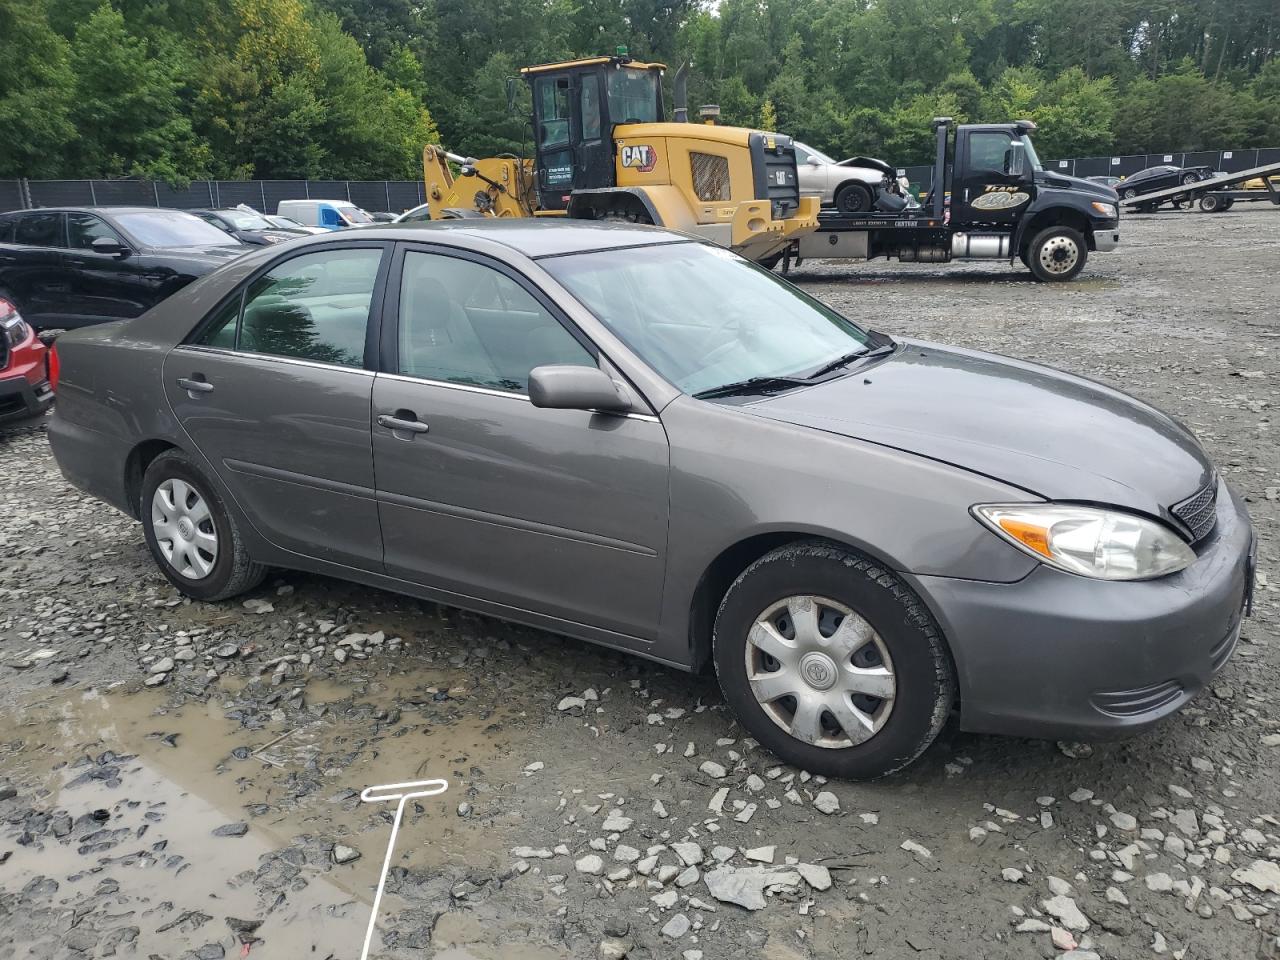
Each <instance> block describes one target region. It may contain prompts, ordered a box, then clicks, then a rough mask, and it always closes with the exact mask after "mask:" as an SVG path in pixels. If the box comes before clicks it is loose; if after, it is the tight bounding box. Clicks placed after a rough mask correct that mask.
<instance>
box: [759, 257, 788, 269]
mask: <svg viewBox="0 0 1280 960" xmlns="http://www.w3.org/2000/svg"><path fill="white" fill-rule="evenodd" d="M781 262H782V254H780V253H771V254H769V256H767V257H764V258H762V259H760V260H757V261H756V263H758V264H760V266H762V267H764V268H765V269H766V270H772V269H773V268H774V267H776V266H777V265H778V264H780V263H781Z"/></svg>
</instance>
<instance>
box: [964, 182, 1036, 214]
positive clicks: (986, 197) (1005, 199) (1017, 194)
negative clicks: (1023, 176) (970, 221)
mask: <svg viewBox="0 0 1280 960" xmlns="http://www.w3.org/2000/svg"><path fill="white" fill-rule="evenodd" d="M987 189H988V190H989V191H991V192H990V193H984V194H983V195H982V196H980V197H976V198H974V201H973V203H972V206H973V209H975V210H988V211H995V210H1012V209H1013V208H1014V207H1020V206H1022V205H1023V204H1024V203H1026V202H1027V201H1028V200H1030V199H1031V196H1030V194H1026V193H1023V192H1022V191H1021V190H1017V191H1012V192H1011V191H1009V190H1008V188H1001V187H987Z"/></svg>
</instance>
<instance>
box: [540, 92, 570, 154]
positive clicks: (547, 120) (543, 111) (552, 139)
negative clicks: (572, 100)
mask: <svg viewBox="0 0 1280 960" xmlns="http://www.w3.org/2000/svg"><path fill="white" fill-rule="evenodd" d="M568 142H569V78H568V77H539V78H538V144H539V146H543V147H549V146H552V145H554V144H559V143H568Z"/></svg>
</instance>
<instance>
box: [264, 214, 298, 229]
mask: <svg viewBox="0 0 1280 960" xmlns="http://www.w3.org/2000/svg"><path fill="white" fill-rule="evenodd" d="M267 221H268V222H269V223H270V224H271V225H272V226H276V227H285V228H287V229H289V230H296V229H298V228H299V227H301V226H302V224H300V223H299V222H298V221H297V220H290V219H289V218H288V217H267Z"/></svg>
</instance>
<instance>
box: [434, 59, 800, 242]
mask: <svg viewBox="0 0 1280 960" xmlns="http://www.w3.org/2000/svg"><path fill="white" fill-rule="evenodd" d="M665 69H666V67H665V66H664V65H663V64H661V63H640V62H638V61H636V60H633V59H631V58H630V57H627V56H621V55H620V56H606V57H590V58H587V59H583V60H571V61H565V62H562V63H545V64H541V65H539V66H535V67H525V68H524V69H522V70H521V71H520V72H521V74H522V75H523V77H524V79H525V81H526V82H528V84H529V86H530V88H531V91H532V93H533V132H534V156H533V159H532V160H529V159H520V158H518V157H514V156H510V155H507V156H499V157H488V158H485V159H481V160H477V159H474V158H470V157H461V156H458V155H456V154H452V153H449V152H447V151H445V150H442V149H441V148H439V147H435V146H428V147H427V148H426V149H425V150H424V151H423V177H424V180H425V183H426V193H427V201H428V203H429V204H430V209H431V216H432V218H433V219H440V218H450V217H529V216H535V217H565V216H567V217H577V218H580V219H588V220H616V221H624V222H629V223H652V224H657V225H659V226H664V227H669V228H671V229H674V230H682V231H684V232H686V233H691V234H695V235H698V236H702V237H706V238H707V239H709V240H714V241H715V242H717V243H720V244H722V245H724V246H727V247H730V248H732V249H733V250H735V251H737V252H738V253H740V254H742V255H743V256H745V257H749V258H750V259H753V260H769V259H774V258H776V257H777V256H778V255H779V254H780V253H781V252H782V251H783V250H785V249H787V248H788V246H789V245H790V244H791V243H792V242H794V241H795V240H797V239H798V238H799V237H800V236H802V235H804V234H808V233H812V232H813V231H814V230H816V229H817V227H818V207H819V200H818V198H817V197H801V196H800V186H799V179H798V178H797V176H796V156H795V148H794V147H793V145H792V141H791V138H790V137H787V136H783V135H781V134H776V133H766V132H760V131H756V130H749V129H745V128H741V127H724V126H719V125H717V124H715V123H714V122H713V118H714V113H715V112H718V111H715V109H714V108H703V111H704V115H705V118H706V121H707V122H703V123H690V122H688V110H687V108H686V107H685V106H684V96H685V95H684V69H683V68H681V70H680V71H677V74H676V80H675V87H676V103H677V106H676V110H675V117H674V118H673V120H672V121H671V122H668V121H667V118H666V114H665V110H664V108H663V101H662V82H661V80H662V74H663V71H664V70H665ZM450 161H452V162H453V163H456V164H457V165H458V166H459V168H460V172H459V173H458V174H456V175H455V174H454V172H453V171H452V169H451V168H450V166H449V162H450Z"/></svg>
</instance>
